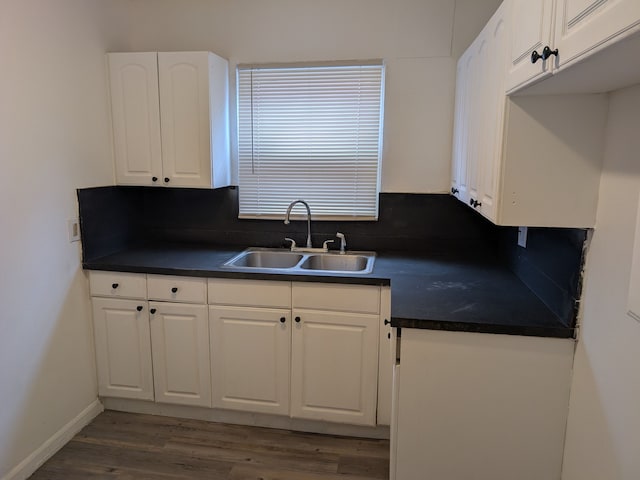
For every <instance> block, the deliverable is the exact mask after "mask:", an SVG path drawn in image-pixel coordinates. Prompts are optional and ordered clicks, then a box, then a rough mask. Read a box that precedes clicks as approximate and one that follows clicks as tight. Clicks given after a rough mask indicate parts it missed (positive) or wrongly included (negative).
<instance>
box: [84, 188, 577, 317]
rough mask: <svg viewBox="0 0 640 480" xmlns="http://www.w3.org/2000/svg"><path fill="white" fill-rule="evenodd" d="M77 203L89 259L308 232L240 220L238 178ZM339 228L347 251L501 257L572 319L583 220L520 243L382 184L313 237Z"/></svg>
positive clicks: (317, 225) (428, 198)
mask: <svg viewBox="0 0 640 480" xmlns="http://www.w3.org/2000/svg"><path fill="white" fill-rule="evenodd" d="M292 200H295V199H292ZM78 203H79V209H80V224H81V230H82V242H83V261H84V262H85V263H89V262H91V261H93V260H96V259H98V258H100V257H104V256H107V255H110V254H113V253H117V252H119V251H122V250H124V249H126V248H131V247H133V246H136V245H144V244H149V243H183V244H204V245H206V244H209V245H217V246H229V247H241V248H244V247H247V246H262V247H281V246H283V245H284V244H285V243H284V237H291V238H293V239H295V240H296V242H298V243H299V244H301V243H303V242H304V240H305V238H306V222H305V221H292V222H291V224H289V225H285V224H284V223H283V222H282V221H277V220H246V219H242V220H241V219H238V190H237V188H235V187H228V188H222V189H215V190H210V189H185V188H164V187H127V186H108V187H96V188H87V189H80V190H78ZM311 211H312V214H313V205H312V206H311ZM283 216H284V211H283ZM338 231H340V232H343V233H344V234H345V235H346V238H347V244H348V247H347V248H348V249H350V250H375V251H378V252H398V253H401V254H403V255H405V256H406V255H409V256H410V255H411V254H415V255H416V256H420V255H422V254H424V253H428V254H429V255H438V254H442V255H443V256H451V255H456V256H460V257H478V258H481V259H483V261H490V262H495V263H497V264H501V265H506V266H508V267H509V269H511V270H512V271H513V272H514V273H515V274H516V276H517V277H518V278H519V279H520V280H521V281H522V282H523V283H524V284H525V285H526V286H527V287H528V288H529V289H530V290H531V291H532V292H534V293H535V294H536V295H537V296H538V297H539V298H540V300H541V301H542V302H543V303H544V304H545V305H546V306H547V307H548V308H549V309H550V310H551V311H552V312H553V313H554V314H556V315H557V316H558V318H559V319H560V321H561V322H562V323H563V324H564V325H566V326H567V327H573V326H574V324H575V317H576V305H577V299H579V297H580V290H581V274H582V265H583V246H584V243H585V241H586V238H587V231H586V230H584V229H558V228H553V229H551V228H535V229H534V228H530V229H529V236H528V243H527V248H526V249H524V248H521V247H518V246H517V241H516V239H517V228H515V227H497V226H495V225H493V224H492V223H491V222H489V221H487V220H486V219H484V218H483V217H482V216H480V215H479V214H478V213H477V212H474V211H472V210H471V209H470V208H468V207H466V206H465V205H463V204H462V203H461V202H459V201H458V200H456V199H455V198H453V197H451V196H450V195H447V194H406V193H381V194H380V208H379V218H378V221H361V222H346V221H343V222H335V221H313V223H312V234H313V244H314V245H318V246H319V245H321V243H322V242H323V241H325V240H328V239H331V238H334V236H335V233H336V232H338Z"/></svg>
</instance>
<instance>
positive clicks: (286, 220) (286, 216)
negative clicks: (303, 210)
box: [284, 200, 312, 248]
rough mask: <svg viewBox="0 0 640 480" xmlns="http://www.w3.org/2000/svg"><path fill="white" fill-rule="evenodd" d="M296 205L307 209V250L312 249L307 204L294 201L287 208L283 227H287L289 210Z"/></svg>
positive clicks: (309, 215)
mask: <svg viewBox="0 0 640 480" xmlns="http://www.w3.org/2000/svg"><path fill="white" fill-rule="evenodd" d="M298 203H301V204H303V205H304V206H305V207H307V248H312V247H311V209H310V208H309V204H308V203H307V202H305V201H304V200H295V201H293V202H291V203H290V204H289V206H288V207H287V213H286V215H285V216H284V223H285V225H289V223H290V221H289V216H290V215H291V209H293V207H294V206H295V205H296V204H298Z"/></svg>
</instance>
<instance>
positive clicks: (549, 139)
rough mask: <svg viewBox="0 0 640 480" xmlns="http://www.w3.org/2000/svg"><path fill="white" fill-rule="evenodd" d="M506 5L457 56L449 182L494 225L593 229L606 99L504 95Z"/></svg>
mask: <svg viewBox="0 0 640 480" xmlns="http://www.w3.org/2000/svg"><path fill="white" fill-rule="evenodd" d="M512 5H513V4H512V3H510V2H504V3H503V4H502V5H501V6H500V8H499V9H498V10H497V11H496V13H495V14H494V15H493V17H491V19H490V20H489V22H488V23H487V25H486V26H485V28H484V29H483V30H482V32H481V33H480V35H479V36H478V37H477V38H476V39H475V41H474V42H473V43H472V44H471V46H470V47H469V49H468V50H467V51H466V52H465V53H464V54H463V55H462V57H461V58H460V60H459V62H458V75H460V76H459V77H458V79H457V88H458V89H459V91H457V92H456V113H455V117H454V118H455V130H454V142H453V154H454V157H453V181H452V186H453V188H454V189H456V188H457V189H458V192H457V193H456V196H457V198H459V199H460V200H461V201H463V202H464V203H465V204H467V205H469V206H470V207H471V208H474V209H475V210H477V211H479V212H480V213H481V214H482V215H484V216H485V217H487V218H488V219H489V220H491V221H492V222H494V223H495V224H498V225H512V226H517V225H528V226H539V227H574V228H585V227H592V226H593V225H594V223H595V213H596V207H597V197H598V185H599V178H600V168H601V163H602V152H603V145H604V126H605V121H606V111H607V101H606V97H605V96H604V95H569V96H567V95H565V96H523V97H512V98H510V97H507V96H506V95H505V78H506V77H507V75H508V73H507V72H508V71H509V69H510V68H511V66H510V65H509V58H508V55H509V47H508V45H509V41H508V37H509V26H508V19H509V18H512V17H511V16H510V14H511V12H510V10H509V7H510V6H512ZM460 89H462V91H460Z"/></svg>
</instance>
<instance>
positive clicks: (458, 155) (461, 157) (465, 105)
mask: <svg viewBox="0 0 640 480" xmlns="http://www.w3.org/2000/svg"><path fill="white" fill-rule="evenodd" d="M471 55H472V51H471V50H467V51H466V52H465V53H464V54H463V55H462V56H461V57H460V60H458V69H457V74H456V103H455V117H454V126H453V159H452V162H451V193H452V194H453V195H455V196H456V198H458V199H459V200H460V201H462V202H464V203H466V202H467V200H468V199H469V193H468V191H467V165H468V151H467V143H468V136H469V121H468V119H469V113H470V102H471V90H470V76H469V64H470V62H471Z"/></svg>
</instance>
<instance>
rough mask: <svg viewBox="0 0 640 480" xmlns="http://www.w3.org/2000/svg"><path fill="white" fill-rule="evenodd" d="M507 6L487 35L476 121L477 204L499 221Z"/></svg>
mask: <svg viewBox="0 0 640 480" xmlns="http://www.w3.org/2000/svg"><path fill="white" fill-rule="evenodd" d="M507 6H508V4H507V3H506V2H505V3H503V4H502V5H501V6H500V7H499V8H498V10H497V11H496V13H495V14H494V15H493V17H491V20H490V21H489V23H488V24H487V27H486V28H485V31H484V32H483V33H484V35H485V45H484V49H483V50H482V51H481V52H480V54H479V58H480V63H481V64H482V66H483V69H482V70H481V72H480V74H481V76H482V80H481V84H482V89H481V90H480V91H479V92H475V94H476V95H478V94H480V95H479V96H480V97H481V100H480V101H481V105H482V108H481V110H480V111H479V112H477V113H478V116H476V117H474V118H473V121H474V122H477V123H478V124H479V126H480V129H481V134H480V137H481V138H480V139H479V142H480V148H481V151H480V155H479V163H480V165H479V171H478V179H477V180H478V197H477V198H478V200H479V201H480V205H479V206H478V208H480V211H481V212H482V214H483V215H484V216H485V217H487V218H489V219H491V220H492V221H494V222H495V221H496V213H497V212H496V209H497V202H498V198H497V195H498V174H499V172H500V166H501V161H502V138H503V131H504V109H505V102H506V95H505V91H504V79H505V74H506V69H507V54H508V41H509V38H508V34H507V33H508V32H507V20H508V18H507Z"/></svg>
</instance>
